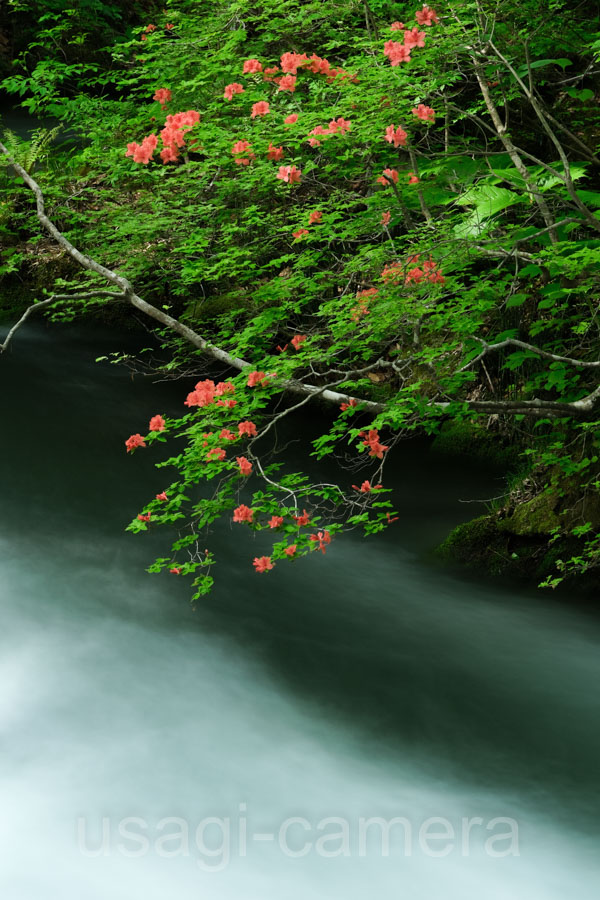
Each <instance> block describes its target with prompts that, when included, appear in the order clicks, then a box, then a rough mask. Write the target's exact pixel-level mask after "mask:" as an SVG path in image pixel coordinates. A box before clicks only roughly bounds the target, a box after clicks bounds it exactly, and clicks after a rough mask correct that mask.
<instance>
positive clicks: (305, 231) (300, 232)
mask: <svg viewBox="0 0 600 900" xmlns="http://www.w3.org/2000/svg"><path fill="white" fill-rule="evenodd" d="M292 234H293V235H294V238H295V239H296V240H297V241H301V240H302V238H304V237H306V235H307V234H310V231H308V229H306V228H299V229H298V231H293V232H292Z"/></svg>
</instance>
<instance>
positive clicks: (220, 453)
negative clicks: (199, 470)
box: [206, 447, 226, 462]
mask: <svg viewBox="0 0 600 900" xmlns="http://www.w3.org/2000/svg"><path fill="white" fill-rule="evenodd" d="M225 456H226V453H225V451H224V450H223V448H222V447H213V448H212V449H211V450H209V451H208V453H207V454H206V458H207V459H208V460H212V459H218V460H219V461H221V462H222V461H223V460H224V459H225Z"/></svg>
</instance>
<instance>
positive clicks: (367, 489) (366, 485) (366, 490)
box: [352, 481, 383, 494]
mask: <svg viewBox="0 0 600 900" xmlns="http://www.w3.org/2000/svg"><path fill="white" fill-rule="evenodd" d="M352 487H353V488H354V490H355V491H360V493H361V494H370V493H371V491H379V490H381V488H382V487H383V485H382V484H375V485H371V482H370V481H363V483H362V484H361V486H360V487H359V486H358V485H357V484H353V485H352Z"/></svg>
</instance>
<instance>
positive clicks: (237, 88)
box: [223, 81, 244, 100]
mask: <svg viewBox="0 0 600 900" xmlns="http://www.w3.org/2000/svg"><path fill="white" fill-rule="evenodd" d="M243 93H244V87H243V85H241V84H238V83H237V81H234V82H233V83H232V84H227V85H225V91H224V92H223V96H224V98H225V99H226V100H233V95H234V94H243Z"/></svg>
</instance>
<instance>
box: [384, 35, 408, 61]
mask: <svg viewBox="0 0 600 900" xmlns="http://www.w3.org/2000/svg"><path fill="white" fill-rule="evenodd" d="M383 52H384V53H385V55H386V56H387V58H388V59H389V61H390V63H391V65H392V66H399V65H400V63H403V62H410V47H407V46H405V45H404V44H400V43H399V42H398V41H386V43H385V44H384V47H383Z"/></svg>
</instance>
